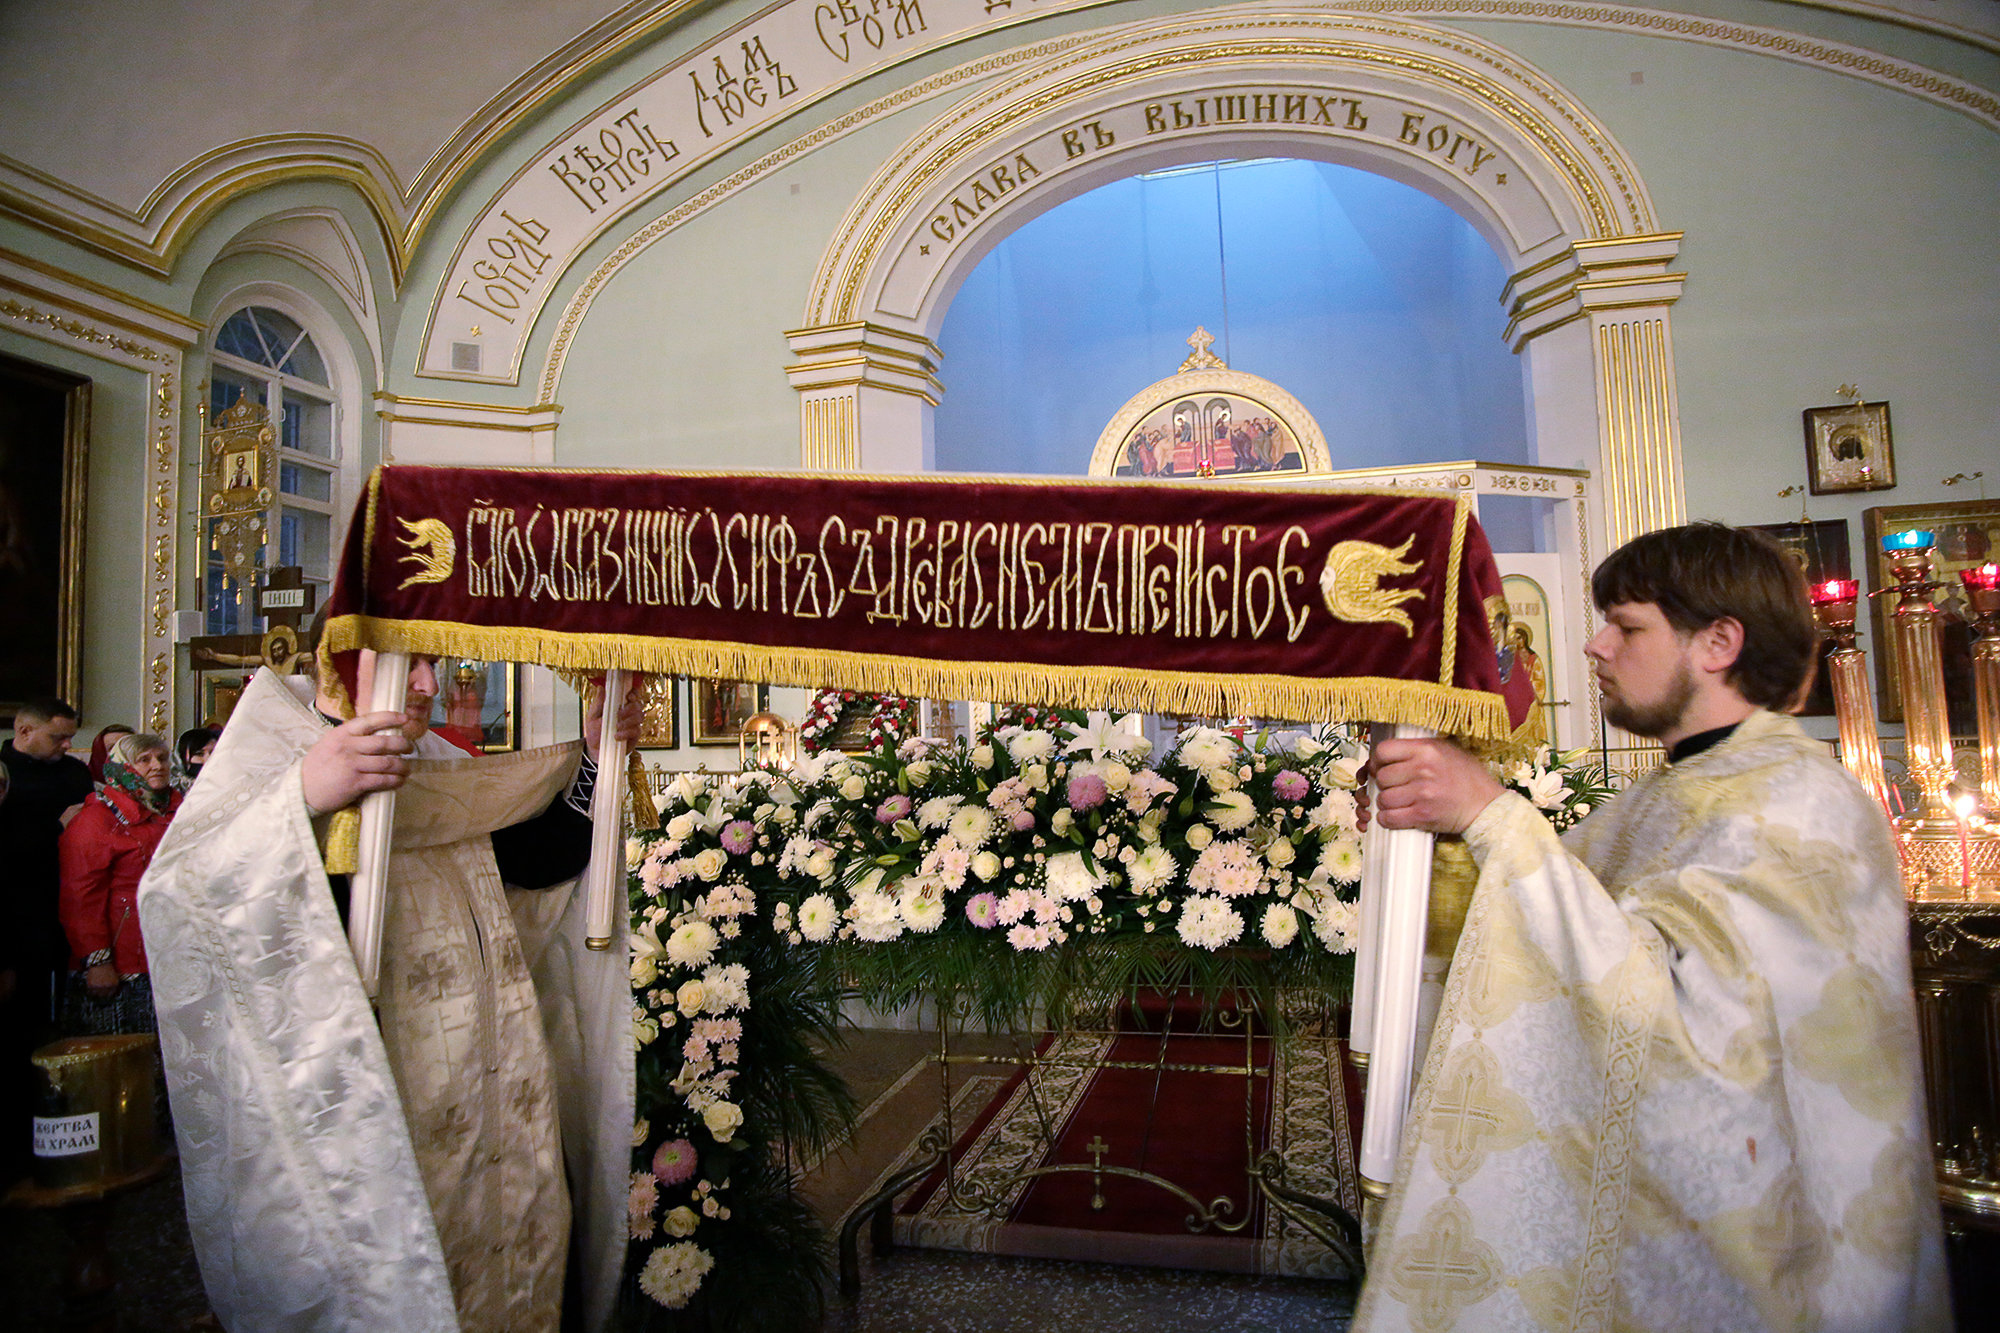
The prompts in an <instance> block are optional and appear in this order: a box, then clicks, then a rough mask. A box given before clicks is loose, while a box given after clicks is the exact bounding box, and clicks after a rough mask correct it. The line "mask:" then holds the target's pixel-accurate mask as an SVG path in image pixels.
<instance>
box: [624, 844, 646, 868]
mask: <svg viewBox="0 0 2000 1333" xmlns="http://www.w3.org/2000/svg"><path fill="white" fill-rule="evenodd" d="M645 859H646V844H645V843H643V842H640V841H639V840H638V839H637V838H627V839H625V864H626V865H628V866H635V865H638V864H639V863H640V862H641V861H643V860H645Z"/></svg>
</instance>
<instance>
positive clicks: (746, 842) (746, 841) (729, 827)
mask: <svg viewBox="0 0 2000 1333" xmlns="http://www.w3.org/2000/svg"><path fill="white" fill-rule="evenodd" d="M756 841H757V827H756V825H754V824H752V823H751V822H750V821H749V820H747V819H738V820H733V821H732V822H730V823H728V824H725V825H723V827H722V838H721V842H722V850H723V851H725V852H728V853H730V854H731V855H732V856H741V855H742V854H743V853H744V852H747V851H749V850H750V848H751V847H752V846H753V845H754V844H755V843H756Z"/></svg>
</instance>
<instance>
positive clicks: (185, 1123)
mask: <svg viewBox="0 0 2000 1333" xmlns="http://www.w3.org/2000/svg"><path fill="white" fill-rule="evenodd" d="M302 684H303V682H299V683H298V684H296V685H295V684H292V683H291V682H288V681H287V680H286V679H285V678H282V677H279V676H277V675H275V674H274V673H272V672H269V671H264V672H260V673H259V674H258V676H257V678H256V680H255V681H253V682H252V684H251V686H250V688H249V689H248V690H246V691H245V693H244V696H243V699H242V701H241V703H240V704H239V705H238V708H237V710H236V713H235V714H234V715H233V716H232V718H231V719H230V723H229V726H228V727H227V728H226V729H225V732H224V735H223V738H222V741H221V743H220V744H219V745H218V746H217V749H216V753H215V756H214V758H213V759H212V760H211V761H210V763H209V765H208V767H207V768H206V769H205V770H204V771H203V774H202V779H201V781H200V782H199V783H197V784H196V786H195V787H194V789H193V791H192V792H190V794H189V796H188V799H187V801H186V803H185V805H184V806H183V808H182V812H181V819H180V820H178V821H176V824H175V826H174V830H172V831H170V834H169V836H168V838H167V839H166V840H165V841H163V843H162V844H161V847H160V850H159V853H158V854H157V855H156V856H155V858H154V860H153V863H152V866H151V868H150V869H149V871H148V873H147V876H146V880H145V882H144V884H143V885H142V887H141V891H140V893H141V896H140V913H141V917H142V920H143V922H144V926H145V931H146V939H147V942H148V945H149V947H150V950H151V951H152V952H153V953H154V954H155V955H156V957H157V959H158V961H157V962H156V965H155V967H154V970H153V978H154V981H153V984H154V990H155V995H156V1004H157V1007H158V1010H159V1023H160V1041H161V1051H162V1055H163V1058H164V1060H165V1063H166V1067H167V1072H168V1081H169V1086H170V1088H171V1092H172V1097H173V1106H174V1120H175V1129H176V1132H177V1135H178V1137H179V1140H180V1151H181V1169H182V1177H183V1183H184V1188H185V1192H186V1198H187V1210H188V1222H189V1226H190V1229H191V1231H192V1232H193V1236H194V1241H195V1249H196V1254H197V1257H198V1259H199V1260H200V1263H201V1269H202V1278H203V1282H204V1284H205V1285H206V1287H207V1289H208V1293H209V1299H210V1302H211V1304H212V1305H213V1307H214V1309H215V1311H216V1314H217V1315H218V1316H219V1317H220V1318H221V1320H222V1321H223V1323H224V1324H225V1325H226V1326H227V1327H228V1328H229V1329H231V1330H232V1333H253V1331H254V1330H284V1331H285V1333H294V1331H304V1330H314V1331H315V1333H317V1331H318V1330H326V1331H328V1333H331V1331H332V1330H336V1329H360V1328H370V1329H374V1328H380V1329H389V1328H396V1329H412V1330H433V1329H435V1330H456V1329H466V1330H474V1329H477V1330H496V1331H497V1330H540V1329H547V1330H550V1331H551V1333H553V1330H554V1329H555V1328H556V1326H557V1323H558V1321H559V1318H560V1312H561V1304H562V1287H563V1272H564V1265H565V1259H566V1256H567V1254H568V1249H569V1245H568V1238H569V1226H570V1213H571V1204H570V1192H571V1189H574V1190H575V1191H576V1192H577V1195H578V1198H577V1207H576V1212H577V1215H578V1219H579V1229H580V1231H581V1233H582V1239H583V1262H584V1264H585V1274H584V1281H583V1287H584V1290H585V1291H586V1292H587V1293H588V1297H587V1304H588V1305H589V1307H590V1314H591V1319H590V1323H591V1326H592V1327H598V1326H600V1325H601V1324H602V1322H603V1320H604V1318H605V1316H606V1315H607V1314H608V1312H609V1307H610V1301H611V1299H612V1293H613V1290H614V1289H615V1285H616V1281H617V1275H618V1272H619V1270H620V1266H621V1265H622V1261H623V1256H624V1237H623V1231H624V1226H623V1222H624V1211H625V1209H624V1188H625V1179H626V1176H627V1174H628V1171H627V1162H628V1159H629V1156H630V1146H629V1144H630V1139H629V1135H630V1130H631V1123H632V1120H631V1105H632V1087H631V1035H630V1004H631V999H630V994H629V982H628V980H627V977H626V973H625V968H624V966H623V955H622V954H613V955H604V954H592V955H586V954H585V952H584V950H583V947H582V921H581V917H582V904H581V901H580V899H579V897H578V896H577V895H575V894H574V893H573V892H572V891H571V886H562V887H558V888H554V889H550V890H546V891H543V892H539V893H509V892H507V891H504V890H503V888H502V885H501V883H500V879H499V875H498V872H497V870H496V869H495V866H494V860H493V850H492V844H491V839H490V837H489V836H488V835H489V834H490V833H491V831H492V830H494V829H496V828H502V827H507V826H509V825H511V824H513V823H516V822H519V821H520V820H522V819H525V818H528V817H530V816H533V815H535V814H537V813H539V812H540V811H541V810H543V809H544V808H546V807H547V806H548V805H549V803H550V802H551V801H552V800H554V799H556V798H557V797H559V796H560V795H561V794H562V793H563V792H564V791H566V790H567V788H568V786H569V783H570V780H571V777H572V775H573V774H574V772H575V769H576V764H577V752H578V750H579V748H580V747H577V746H574V745H571V746H562V747H552V748H550V749H547V750H539V751H529V752H524V753H520V754H514V755H505V756H495V757H488V758H465V757H463V756H462V752H460V751H457V750H455V749H453V748H452V747H450V746H449V745H447V744H446V743H445V742H443V741H441V740H438V739H437V738H435V737H426V738H424V739H423V740H422V741H420V742H419V743H418V747H417V752H418V759H417V761H416V762H413V764H412V773H411V777H410V779H409V781H408V782H407V784H406V785H405V786H404V787H403V788H402V789H401V791H400V792H399V794H398V797H397V802H396V827H395V836H394V842H393V848H394V850H393V855H392V858H391V861H390V877H389V891H388V894H389V896H388V900H387V914H386V920H385V923H384V937H383V956H382V973H381V975H382V986H381V994H380V1027H379V1031H378V1027H377V1022H376V1018H375V1016H374V1015H373V1014H372V1013H371V1011H370V1006H369V1003H368V1000H367V997H366V995H365V994H364V993H363V991H362V989H361V984H360V978H359V976H358V974H357V973H356V971H355V967H354V958H353V955H352V953H351V952H350V951H349V948H348V944H347V939H346V936H345V934H344V933H343V931H342V928H341V924H340V921H339V918H338V916H337V913H336V910H335V907H334V902H333V899H332V897H331V895H330V893H329V891H328V886H327V880H326V876H325V873H324V870H323V868H322V864H321V859H320V850H319V845H318V842H317V840H316V837H315V831H314V826H313V821H312V820H311V818H310V817H309V814H308V811H307V807H306V804H305V800H304V797H303V795H302V789H301V786H300V768H301V764H300V761H301V759H302V757H303V755H304V754H305V752H306V750H308V749H309V748H311V746H312V745H313V744H314V743H315V742H317V741H318V740H319V739H320V738H321V737H322V736H323V735H325V733H326V729H327V723H326V722H325V720H324V719H322V718H321V717H320V716H319V715H318V714H317V713H315V712H314V711H313V709H312V707H311V705H310V702H309V698H307V697H302V696H301V694H300V693H298V692H297V691H298V689H299V686H300V685H302ZM449 755H457V756H460V757H458V758H446V757H443V756H449ZM538 991H539V994H538ZM552 1055H553V1057H554V1059H553V1064H552V1060H551V1056H552ZM558 1075H559V1077H558ZM559 1103H560V1121H561V1132H560V1133H558V1119H559V1110H558V1107H559ZM565 1150H567V1154H568V1173H567V1174H568V1184H567V1186H566V1183H565ZM607 1219H608V1220H607ZM586 1222H588V1223H591V1224H592V1225H587V1226H586V1225H584V1223H586ZM600 1222H602V1223H604V1224H603V1225H596V1223H600Z"/></svg>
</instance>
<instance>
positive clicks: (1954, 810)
mask: <svg viewBox="0 0 2000 1333" xmlns="http://www.w3.org/2000/svg"><path fill="white" fill-rule="evenodd" d="M1932 546H1933V542H1932V539H1931V534H1930V533H1928V532H1899V533H1896V534H1894V535H1893V536H1889V537H1885V538H1884V539H1883V541H1882V549H1883V553H1884V554H1885V555H1886V556H1887V557H1888V559H1889V569H1890V572H1891V573H1892V574H1893V575H1894V576H1895V578H1896V586H1895V587H1893V588H1889V589H1886V590H1885V591H1886V592H1888V593H1891V594H1893V595H1895V597H1896V609H1895V611H1894V613H1893V614H1892V615H1891V616H1890V618H1889V622H1890V631H1889V632H1890V633H1891V634H1892V635H1894V636H1895V643H1896V656H1897V673H1896V674H1897V681H1898V683H1899V684H1900V685H1901V686H1902V691H1903V746H1904V757H1905V760H1906V762H1907V763H1908V765H1909V769H1910V778H1911V780H1912V781H1914V782H1915V783H1916V785H1917V792H1918V801H1919V806H1920V808H1919V809H1918V810H1917V811H1916V812H1915V813H1913V814H1907V815H1904V816H1902V817H1901V818H1900V819H1898V820H1896V821H1895V823H1896V833H1897V838H1898V840H1899V842H1900V843H1901V849H1902V853H1903V878H1904V886H1905V888H1906V889H1907V890H1908V891H1909V893H1910V896H1911V897H1912V898H1915V899H1918V900H1920V901H1925V902H1972V901H1993V900H2000V830H1995V829H1994V828H1992V827H1991V826H1989V825H1988V824H1987V822H1986V821H1985V820H1976V819H1974V818H1973V817H1972V816H1973V814H1974V811H1973V809H1972V806H1973V802H1972V801H1971V800H1970V799H1969V798H1966V799H1964V800H1963V801H1962V802H1961V801H1959V800H1955V799H1954V795H1955V793H1953V791H1952V782H1953V780H1954V778H1955V777H1956V776H1957V775H1956V772H1955V770H1954V768H1953V765H1952V747H1951V721H1950V718H1949V716H1948V715H1947V713H1946V709H1945V692H1944V663H1943V657H1942V649H1941V641H1942V640H1941V632H1942V628H1943V627H1942V624H1941V620H1942V616H1943V612H1941V611H1940V610H1939V609H1938V605H1937V603H1936V602H1935V601H1933V600H1932V598H1931V594H1932V592H1934V591H1935V590H1936V589H1937V588H1938V587H1940V586H1941V585H1940V584H1938V583H1937V582H1936V581H1934V580H1933V579H1932V578H1931V576H1930V575H1931V549H1932Z"/></svg>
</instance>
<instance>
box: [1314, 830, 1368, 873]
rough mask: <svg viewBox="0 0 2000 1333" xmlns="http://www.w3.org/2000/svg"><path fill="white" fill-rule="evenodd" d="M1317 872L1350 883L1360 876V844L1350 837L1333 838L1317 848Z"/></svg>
mask: <svg viewBox="0 0 2000 1333" xmlns="http://www.w3.org/2000/svg"><path fill="white" fill-rule="evenodd" d="M1319 872H1320V873H1321V874H1323V875H1325V876H1326V877H1327V878H1328V879H1337V880H1340V881H1341V882H1342V883H1346V884H1351V883H1353V882H1354V881H1355V880H1357V879H1360V878H1361V844H1360V843H1358V842H1356V841H1354V839H1352V838H1335V839H1334V840H1333V841H1332V842H1329V843H1327V844H1325V845H1324V846H1322V847H1321V848H1320V849H1319Z"/></svg>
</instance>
